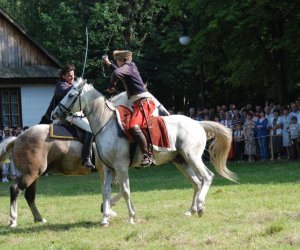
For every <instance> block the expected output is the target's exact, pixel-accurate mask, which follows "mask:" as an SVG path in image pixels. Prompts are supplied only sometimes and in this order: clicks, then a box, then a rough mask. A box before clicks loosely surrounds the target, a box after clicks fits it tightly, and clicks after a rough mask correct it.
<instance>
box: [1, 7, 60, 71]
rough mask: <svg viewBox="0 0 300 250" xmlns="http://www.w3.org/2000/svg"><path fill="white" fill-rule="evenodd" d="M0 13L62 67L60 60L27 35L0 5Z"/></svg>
mask: <svg viewBox="0 0 300 250" xmlns="http://www.w3.org/2000/svg"><path fill="white" fill-rule="evenodd" d="M0 14H2V15H3V16H4V17H5V18H6V19H7V20H8V21H9V22H10V23H11V24H12V25H14V27H16V29H18V30H19V31H20V32H21V33H22V34H23V35H24V36H26V37H27V38H28V39H29V40H30V41H31V42H32V43H33V44H34V45H35V46H37V47H38V48H39V49H40V50H41V51H42V52H44V53H45V54H46V55H47V56H48V57H49V58H50V59H51V60H52V61H53V62H54V63H55V64H57V66H58V67H59V68H61V67H62V64H61V62H60V61H58V60H57V59H56V58H55V57H54V56H52V55H51V54H49V52H48V51H47V50H46V49H45V48H44V47H43V46H42V45H41V44H40V43H38V42H37V41H36V40H35V39H33V38H32V37H31V36H29V35H28V34H27V33H26V32H25V30H24V29H22V28H21V26H20V25H19V24H18V23H17V22H16V21H15V20H14V19H13V18H12V17H11V16H10V15H9V14H8V13H6V12H5V10H3V9H2V8H1V7H0Z"/></svg>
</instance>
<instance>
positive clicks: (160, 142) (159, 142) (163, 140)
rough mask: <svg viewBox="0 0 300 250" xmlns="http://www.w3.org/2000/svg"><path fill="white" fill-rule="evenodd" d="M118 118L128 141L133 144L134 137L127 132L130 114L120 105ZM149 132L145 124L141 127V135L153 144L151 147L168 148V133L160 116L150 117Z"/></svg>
mask: <svg viewBox="0 0 300 250" xmlns="http://www.w3.org/2000/svg"><path fill="white" fill-rule="evenodd" d="M117 109H118V113H119V118H120V121H121V125H122V127H123V130H124V132H125V134H126V137H127V138H128V140H129V141H130V142H131V143H133V142H135V139H134V137H133V136H132V134H131V133H130V131H129V122H130V118H131V114H132V112H131V111H130V109H128V108H127V107H124V106H122V105H120V106H118V108H117ZM148 125H149V131H148V128H147V124H145V125H144V126H142V127H141V129H142V131H143V133H144V134H145V136H146V137H147V140H148V142H150V143H151V141H152V143H153V145H155V146H157V147H160V148H170V140H169V136H168V131H167V128H166V125H165V121H164V119H163V118H162V117H160V116H150V117H149V118H148ZM149 132H150V136H151V140H149V139H150V138H149Z"/></svg>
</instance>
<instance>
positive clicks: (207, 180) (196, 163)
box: [186, 154, 214, 217]
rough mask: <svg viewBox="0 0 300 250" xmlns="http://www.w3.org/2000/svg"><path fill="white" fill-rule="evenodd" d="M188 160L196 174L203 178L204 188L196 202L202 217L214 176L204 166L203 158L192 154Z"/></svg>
mask: <svg viewBox="0 0 300 250" xmlns="http://www.w3.org/2000/svg"><path fill="white" fill-rule="evenodd" d="M186 160H187V162H188V163H189V164H190V165H191V166H192V168H193V170H194V172H195V174H196V175H197V176H201V177H202V188H201V190H200V193H199V195H198V197H197V201H196V202H197V212H198V215H199V216H200V217H201V216H202V214H203V212H204V203H205V198H206V195H207V192H208V190H209V188H210V185H211V183H212V180H213V177H214V174H213V173H212V172H211V171H210V170H209V169H208V168H207V167H206V166H205V165H204V163H203V161H202V159H201V156H198V157H197V155H196V154H190V155H189V157H187V158H186Z"/></svg>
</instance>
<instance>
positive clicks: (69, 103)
mask: <svg viewBox="0 0 300 250" xmlns="http://www.w3.org/2000/svg"><path fill="white" fill-rule="evenodd" d="M85 86H87V85H86V81H85V80H83V79H82V78H81V77H80V78H78V79H77V80H76V82H74V84H73V87H72V88H71V89H70V91H69V92H68V93H67V94H66V95H65V97H64V98H63V99H62V100H61V101H60V103H59V104H58V105H57V106H56V108H55V109H54V111H53V115H52V117H53V119H57V118H60V117H61V116H62V115H64V114H67V115H68V114H73V113H75V112H77V111H81V110H83V109H84V107H85V103H84V102H82V98H81V95H82V93H83V91H84V87H85Z"/></svg>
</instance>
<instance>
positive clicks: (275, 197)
mask: <svg viewBox="0 0 300 250" xmlns="http://www.w3.org/2000/svg"><path fill="white" fill-rule="evenodd" d="M229 168H230V169H231V170H233V171H234V172H236V173H237V174H238V177H239V182H240V183H239V184H232V183H230V182H229V181H227V180H225V179H223V178H221V177H219V176H216V177H215V179H214V181H213V185H212V187H211V189H210V190H209V193H208V195H207V198H206V212H205V213H204V215H203V217H202V218H201V219H199V218H198V216H196V215H194V216H192V217H186V216H184V215H183V214H184V212H185V210H187V209H188V208H189V207H190V204H191V198H192V193H193V191H192V187H191V185H190V184H189V183H188V182H187V181H186V180H185V179H184V177H183V176H182V175H181V174H180V173H179V171H177V170H176V168H175V167H173V166H172V165H164V166H161V167H151V168H147V169H142V170H135V169H133V170H130V178H131V191H132V199H133V203H134V205H135V209H136V212H137V215H136V224H135V225H129V224H128V223H127V220H128V213H127V208H126V205H125V202H124V200H121V201H120V202H119V204H118V205H117V206H116V207H114V210H115V211H116V212H117V213H118V217H116V218H113V219H111V221H110V226H109V227H108V228H102V227H100V221H101V214H100V203H101V200H102V198H101V196H100V193H99V192H100V185H99V179H98V175H97V174H96V173H93V174H91V175H89V176H81V177H66V176H55V175H52V176H49V177H41V178H40V181H39V183H38V193H37V200H36V201H37V206H38V208H39V210H40V212H41V213H42V215H43V216H44V218H46V219H47V220H48V223H46V224H36V223H34V222H33V218H32V215H31V212H30V210H29V208H28V207H27V204H26V201H25V198H24V197H23V195H22V196H21V197H20V198H19V203H18V214H19V217H18V227H17V228H16V229H9V228H8V227H7V221H8V211H9V185H10V184H6V183H0V249H300V163H299V162H287V161H280V162H266V163H260V162H257V163H254V164H248V163H241V164H234V163H229ZM117 190H118V189H117V188H114V192H117Z"/></svg>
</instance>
